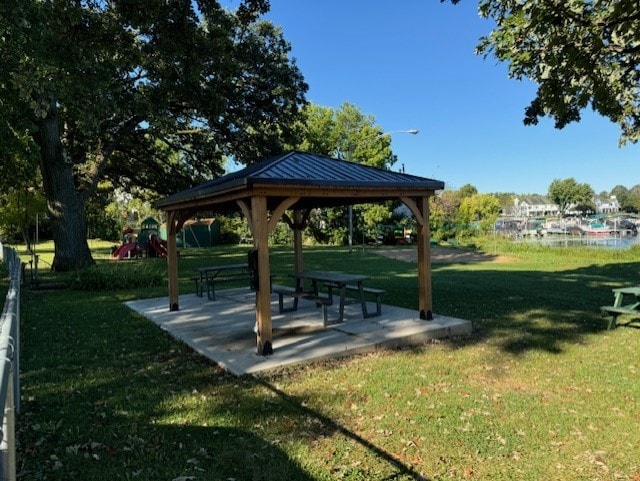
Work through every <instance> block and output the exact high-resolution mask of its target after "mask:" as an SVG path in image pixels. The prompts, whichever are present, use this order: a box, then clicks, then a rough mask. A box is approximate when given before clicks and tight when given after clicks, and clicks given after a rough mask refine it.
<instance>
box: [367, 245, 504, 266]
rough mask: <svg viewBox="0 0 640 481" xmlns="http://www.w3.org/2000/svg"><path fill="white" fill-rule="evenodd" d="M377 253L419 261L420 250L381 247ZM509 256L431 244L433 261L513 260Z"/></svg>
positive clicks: (408, 260)
mask: <svg viewBox="0 0 640 481" xmlns="http://www.w3.org/2000/svg"><path fill="white" fill-rule="evenodd" d="M373 252H375V253H376V254H379V255H381V256H385V257H390V258H392V259H397V260H400V261H405V262H418V250H417V249H416V248H415V247H413V248H411V247H404V248H401V249H380V250H374V251H373ZM511 261H512V259H510V258H509V257H507V256H500V255H492V254H485V253H483V252H476V251H473V250H468V249H455V248H451V247H440V246H431V262H433V263H434V264H436V263H441V264H445V263H455V262H511Z"/></svg>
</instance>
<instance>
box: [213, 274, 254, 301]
mask: <svg viewBox="0 0 640 481" xmlns="http://www.w3.org/2000/svg"><path fill="white" fill-rule="evenodd" d="M238 281H248V282H249V283H251V271H249V270H248V269H246V270H243V271H242V272H240V273H228V274H226V273H225V274H221V275H218V276H216V277H212V278H209V279H207V281H206V283H207V298H208V299H209V300H210V301H215V300H216V285H217V284H228V283H230V282H238Z"/></svg>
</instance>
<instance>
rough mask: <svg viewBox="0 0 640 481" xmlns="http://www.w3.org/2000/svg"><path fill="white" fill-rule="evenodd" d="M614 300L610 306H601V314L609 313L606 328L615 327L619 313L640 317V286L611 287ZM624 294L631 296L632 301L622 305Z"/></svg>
mask: <svg viewBox="0 0 640 481" xmlns="http://www.w3.org/2000/svg"><path fill="white" fill-rule="evenodd" d="M612 292H613V295H614V301H613V305H612V306H602V307H601V308H600V311H601V312H602V314H603V315H604V314H609V316H611V317H610V319H609V325H608V327H607V329H608V330H610V329H613V328H614V327H616V319H617V317H618V316H619V315H621V314H631V315H635V316H637V317H640V287H619V288H616V289H612ZM625 296H633V297H634V302H633V303H631V304H627V305H623V302H624V298H625Z"/></svg>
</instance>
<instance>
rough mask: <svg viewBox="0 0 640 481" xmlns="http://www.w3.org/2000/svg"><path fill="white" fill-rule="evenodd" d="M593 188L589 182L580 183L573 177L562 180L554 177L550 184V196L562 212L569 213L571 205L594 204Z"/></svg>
mask: <svg viewBox="0 0 640 481" xmlns="http://www.w3.org/2000/svg"><path fill="white" fill-rule="evenodd" d="M593 196H594V192H593V189H592V188H591V186H590V185H589V184H579V183H578V182H576V180H575V179H574V178H573V177H571V178H568V179H564V180H560V179H554V180H553V182H551V185H550V186H549V197H550V198H551V200H552V201H553V202H554V203H555V204H557V205H558V207H559V209H560V212H561V213H562V214H566V213H567V208H568V207H569V206H570V205H572V204H573V205H579V204H587V205H592V204H593Z"/></svg>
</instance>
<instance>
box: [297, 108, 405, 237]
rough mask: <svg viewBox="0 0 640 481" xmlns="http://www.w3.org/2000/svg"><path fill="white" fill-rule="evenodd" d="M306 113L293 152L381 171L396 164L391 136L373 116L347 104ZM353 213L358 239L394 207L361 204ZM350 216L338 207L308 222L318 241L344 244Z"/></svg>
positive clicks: (386, 216) (385, 218) (304, 111)
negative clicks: (317, 155) (305, 152)
mask: <svg viewBox="0 0 640 481" xmlns="http://www.w3.org/2000/svg"><path fill="white" fill-rule="evenodd" d="M303 113H304V119H303V120H302V121H300V124H299V126H298V129H299V130H300V132H301V134H302V141H301V142H300V143H299V144H297V145H293V146H292V147H293V148H296V149H300V150H306V151H311V152H315V153H318V154H323V155H329V156H333V157H338V158H341V159H343V160H349V161H353V162H358V163H362V164H365V165H369V166H372V167H377V168H380V169H389V168H391V166H392V165H393V164H394V163H395V162H396V156H395V155H394V154H393V152H392V150H391V134H390V133H385V132H384V131H383V130H382V128H381V127H380V126H379V125H376V121H375V118H374V117H373V116H372V115H367V114H364V113H362V111H361V110H360V109H359V108H358V107H356V106H355V105H353V104H350V103H348V102H345V103H343V104H342V105H341V106H340V107H339V108H337V109H333V108H331V107H323V106H320V105H316V104H312V103H310V104H307V105H306V106H305V107H304V109H303ZM354 210H355V212H356V214H357V215H355V216H352V220H355V231H356V236H355V237H356V238H360V235H362V233H363V231H365V230H369V231H372V230H373V229H375V227H376V226H377V225H378V224H380V223H381V222H384V221H386V220H388V219H389V218H390V217H391V216H392V213H393V212H392V206H391V204H388V205H387V204H384V205H368V204H361V205H356V206H355V207H354ZM347 212H348V209H347V208H346V207H336V208H332V209H326V210H324V211H323V212H322V213H321V214H318V213H316V215H314V216H312V217H311V219H310V222H309V228H310V230H311V233H312V235H313V236H314V237H315V238H316V240H319V241H332V242H335V243H342V242H343V241H344V240H345V239H346V238H347V236H348V234H347V222H348V218H347Z"/></svg>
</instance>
